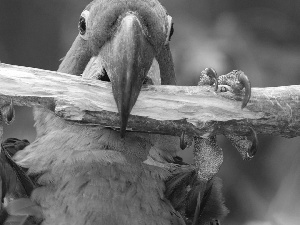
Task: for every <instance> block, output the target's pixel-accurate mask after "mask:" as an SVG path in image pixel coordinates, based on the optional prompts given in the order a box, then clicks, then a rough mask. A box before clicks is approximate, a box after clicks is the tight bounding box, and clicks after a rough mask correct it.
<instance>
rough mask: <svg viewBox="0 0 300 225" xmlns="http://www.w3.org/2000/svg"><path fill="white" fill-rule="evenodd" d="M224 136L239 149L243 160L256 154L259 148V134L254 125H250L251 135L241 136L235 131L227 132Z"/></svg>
mask: <svg viewBox="0 0 300 225" xmlns="http://www.w3.org/2000/svg"><path fill="white" fill-rule="evenodd" d="M224 136H225V137H226V138H227V139H228V140H229V141H230V142H231V144H232V145H233V146H234V147H235V148H236V149H237V150H238V151H239V153H240V154H241V155H242V158H243V160H250V159H252V158H253V157H254V155H255V154H256V152H257V149H258V139H257V134H256V132H255V130H254V129H253V128H252V127H250V135H249V136H240V135H237V134H234V133H228V134H227V133H225V134H224ZM248 138H249V139H248Z"/></svg>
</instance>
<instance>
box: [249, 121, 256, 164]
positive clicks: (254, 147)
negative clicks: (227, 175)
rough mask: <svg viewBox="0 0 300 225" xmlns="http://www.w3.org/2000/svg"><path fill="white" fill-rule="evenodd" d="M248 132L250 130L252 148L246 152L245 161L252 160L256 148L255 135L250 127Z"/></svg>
mask: <svg viewBox="0 0 300 225" xmlns="http://www.w3.org/2000/svg"><path fill="white" fill-rule="evenodd" d="M250 130H251V137H252V146H251V148H250V149H249V151H248V152H247V159H252V158H253V157H254V156H255V154H256V152H257V148H258V138H257V134H256V132H255V130H254V129H253V128H252V127H250Z"/></svg>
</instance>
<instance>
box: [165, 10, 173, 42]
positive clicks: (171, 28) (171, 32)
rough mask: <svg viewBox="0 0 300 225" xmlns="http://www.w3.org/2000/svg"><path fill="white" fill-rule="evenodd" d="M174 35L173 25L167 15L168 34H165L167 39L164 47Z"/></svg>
mask: <svg viewBox="0 0 300 225" xmlns="http://www.w3.org/2000/svg"><path fill="white" fill-rule="evenodd" d="M173 33H174V23H173V19H172V17H171V16H169V15H168V32H167V39H166V42H165V45H167V44H168V43H169V42H170V41H171V37H172V35H173Z"/></svg>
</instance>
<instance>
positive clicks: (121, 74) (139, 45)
mask: <svg viewBox="0 0 300 225" xmlns="http://www.w3.org/2000/svg"><path fill="white" fill-rule="evenodd" d="M99 56H100V57H101V61H102V62H101V64H102V66H103V67H104V68H105V70H106V72H107V74H108V76H109V79H110V81H111V83H112V91H113V95H114V99H115V101H116V104H117V107H118V112H119V115H120V132H121V137H124V135H125V131H126V126H127V122H128V118H129V115H130V112H131V110H132V107H133V106H134V104H135V102H136V100H137V98H138V96H139V93H140V91H141V87H142V85H143V81H144V79H145V78H146V75H147V73H148V71H149V69H150V67H151V65H152V62H153V58H154V49H153V47H152V46H151V45H150V43H149V42H148V41H147V39H146V36H145V32H144V30H143V25H142V23H141V22H140V21H139V19H138V17H137V16H136V15H134V14H132V13H131V14H127V15H126V16H125V17H124V18H123V19H122V20H121V21H120V23H119V26H118V28H117V30H116V33H115V34H114V35H113V37H112V38H111V39H110V40H109V41H108V42H107V43H106V44H105V45H104V46H103V47H102V48H101V50H100V53H99Z"/></svg>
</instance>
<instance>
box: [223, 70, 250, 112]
mask: <svg viewBox="0 0 300 225" xmlns="http://www.w3.org/2000/svg"><path fill="white" fill-rule="evenodd" d="M218 82H219V84H221V85H228V86H230V87H231V88H232V90H233V92H239V91H241V90H242V89H243V88H245V95H244V98H243V101H242V106H241V108H242V109H243V108H245V107H246V106H247V104H248V102H249V100H250V97H251V83H250V81H249V79H248V77H247V75H246V74H245V73H244V72H242V71H237V70H234V71H232V72H231V73H229V74H226V75H221V76H219V78H218ZM226 91H228V89H227V88H226V87H222V89H221V92H226Z"/></svg>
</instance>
